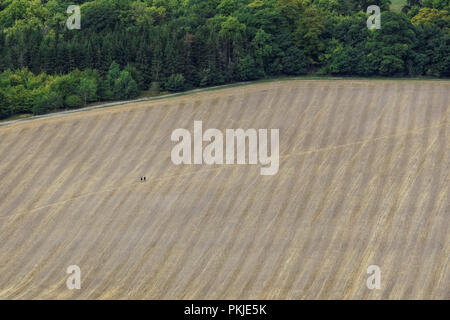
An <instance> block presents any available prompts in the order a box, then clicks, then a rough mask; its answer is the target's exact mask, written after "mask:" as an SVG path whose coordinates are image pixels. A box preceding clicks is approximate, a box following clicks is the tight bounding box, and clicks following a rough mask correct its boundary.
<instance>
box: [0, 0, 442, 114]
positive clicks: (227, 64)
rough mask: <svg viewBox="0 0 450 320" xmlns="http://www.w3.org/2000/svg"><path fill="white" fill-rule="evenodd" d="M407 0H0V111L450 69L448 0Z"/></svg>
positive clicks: (438, 72)
mask: <svg viewBox="0 0 450 320" xmlns="http://www.w3.org/2000/svg"><path fill="white" fill-rule="evenodd" d="M406 2H407V5H406V6H405V7H403V9H402V11H401V12H392V11H390V10H389V7H390V1H389V0H141V1H139V0H95V1H77V0H71V1H59V0H58V1H57V0H48V1H44V0H0V30H1V32H0V119H1V118H7V117H10V116H11V115H15V114H21V113H33V114H43V113H47V112H51V111H54V110H59V109H65V108H78V107H81V106H84V105H86V104H88V103H91V102H94V101H105V100H120V99H130V98H134V97H137V96H138V95H139V94H140V93H141V92H143V91H146V90H149V92H158V91H159V90H166V91H182V90H187V89H191V88H196V87H205V86H212V85H220V84H226V83H232V82H236V81H247V80H255V79H261V78H264V77H276V76H284V75H305V74H316V75H341V76H342V75H345V76H383V77H390V76H406V77H415V76H433V77H448V76H450V17H449V14H448V12H449V11H450V0H408V1H406ZM72 4H78V5H80V7H81V29H80V30H69V29H68V28H67V27H66V20H67V18H68V17H69V16H70V14H68V13H67V12H66V10H67V7H68V6H69V5H72ZM371 4H376V5H379V6H380V7H381V9H382V15H381V29H380V30H375V29H374V30H369V29H368V28H367V26H366V21H367V18H368V15H367V14H366V9H367V7H368V6H369V5H371Z"/></svg>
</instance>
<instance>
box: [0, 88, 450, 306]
mask: <svg viewBox="0 0 450 320" xmlns="http://www.w3.org/2000/svg"><path fill="white" fill-rule="evenodd" d="M449 92H450V82H448V81H447V82H445V81H442V82H441V81H356V80H354V81H350V80H347V81H344V80H342V81H282V82H272V83H265V84H256V85H251V86H242V87H236V88H229V89H223V90H219V91H210V92H204V93H196V94H192V95H187V96H182V97H177V98H170V99H166V100H158V101H153V102H141V103H136V104H132V105H131V104H130V105H126V106H120V107H114V108H108V109H102V110H92V111H86V112H80V113H76V114H70V115H62V116H58V117H52V118H48V119H39V120H33V121H28V122H22V123H16V124H11V125H7V126H3V127H0V299H316V298H320V299H366V298H367V299H380V298H385V299H387V298H389V299H400V298H404V299H449V298H450V270H449V256H450V232H449V231H450V229H449V220H450V190H449V186H450V177H449V173H450V140H449V138H450V137H449V135H450V128H449V127H450V118H449V117H450V114H449V113H450V105H449ZM194 120H201V121H203V127H204V128H218V129H221V130H225V129H226V128H232V129H236V128H243V129H247V128H256V129H259V128H261V129H264V128H269V129H270V128H279V129H280V169H279V172H278V174H276V175H274V176H261V175H260V166H259V165H215V166H207V165H191V166H189V165H182V166H175V165H174V164H173V163H172V161H171V159H170V155H171V150H172V147H173V145H174V144H173V142H171V141H170V136H171V133H172V131H173V130H175V129H177V128H186V129H189V130H190V131H191V132H192V127H193V122H194ZM144 175H145V176H146V177H147V181H146V182H145V183H141V182H140V180H139V177H140V176H144ZM69 265H78V266H79V267H80V268H81V289H80V290H73V291H71V290H68V289H67V287H66V279H67V277H68V275H67V274H66V268H67V267H68V266H69ZM369 265H378V266H379V267H380V269H381V289H379V290H369V289H368V288H367V287H366V279H367V278H368V276H369V275H368V274H367V273H366V269H367V267H368V266H369Z"/></svg>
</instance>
